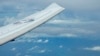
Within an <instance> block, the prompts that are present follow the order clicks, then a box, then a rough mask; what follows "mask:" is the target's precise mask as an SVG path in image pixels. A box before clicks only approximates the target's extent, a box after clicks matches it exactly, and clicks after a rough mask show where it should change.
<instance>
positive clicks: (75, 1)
mask: <svg viewBox="0 0 100 56" xmlns="http://www.w3.org/2000/svg"><path fill="white" fill-rule="evenodd" d="M51 3H58V4H59V5H61V6H62V7H64V8H65V10H64V11H63V12H62V13H60V14H59V15H57V16H55V17H54V18H52V19H51V20H50V21H48V22H46V23H44V24H43V25H41V26H39V27H37V28H36V29H34V30H32V31H30V32H28V33H26V34H24V35H22V36H20V37H19V38H17V39H16V40H15V41H14V42H10V43H7V44H5V45H3V46H0V56H7V55H8V54H9V56H15V55H16V56H33V55H34V56H40V55H41V56H50V55H52V56H82V55H83V56H100V54H99V53H100V25H99V24H100V22H99V21H100V0H0V27H2V26H5V25H7V24H10V23H12V22H15V21H17V20H20V19H23V18H24V17H27V16H29V15H31V14H33V13H36V12H39V11H41V10H43V9H44V8H46V7H47V6H48V5H50V4H51ZM48 29H49V30H48ZM23 45H25V46H23ZM27 45H28V46H27ZM21 48H22V49H21ZM4 52H5V53H6V54H4Z"/></svg>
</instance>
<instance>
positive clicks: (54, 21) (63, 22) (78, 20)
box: [48, 19, 95, 24]
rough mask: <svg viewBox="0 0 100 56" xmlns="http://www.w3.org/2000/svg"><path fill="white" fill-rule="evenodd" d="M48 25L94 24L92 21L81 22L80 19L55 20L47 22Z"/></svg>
mask: <svg viewBox="0 0 100 56" xmlns="http://www.w3.org/2000/svg"><path fill="white" fill-rule="evenodd" d="M48 23H50V24H91V23H95V22H93V21H84V20H83V21H82V20H80V19H70V20H67V19H66V20H61V19H58V20H57V19H55V20H52V21H49V22H48Z"/></svg>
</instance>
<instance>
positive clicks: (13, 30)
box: [0, 3, 64, 45]
mask: <svg viewBox="0 0 100 56" xmlns="http://www.w3.org/2000/svg"><path fill="white" fill-rule="evenodd" d="M63 10H64V8H63V7H61V6H59V5H57V4H56V3H53V4H51V5H50V6H48V7H47V8H46V9H44V10H42V11H40V12H38V13H36V14H32V15H30V16H28V17H26V18H25V19H22V20H20V21H17V22H15V23H12V24H9V25H7V26H4V27H1V28H0V45H2V44H4V43H6V42H8V41H10V40H12V39H15V38H16V37H18V36H20V35H22V34H24V33H26V32H28V31H30V30H32V29H34V28H35V27H37V26H39V25H40V24H42V23H44V22H46V21H47V20H49V19H50V18H52V17H53V16H55V15H57V14H58V13H60V12H61V11H63Z"/></svg>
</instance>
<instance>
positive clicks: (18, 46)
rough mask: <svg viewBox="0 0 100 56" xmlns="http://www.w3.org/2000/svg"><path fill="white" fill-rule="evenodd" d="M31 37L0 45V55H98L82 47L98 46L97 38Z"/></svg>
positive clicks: (99, 54) (98, 53)
mask: <svg viewBox="0 0 100 56" xmlns="http://www.w3.org/2000/svg"><path fill="white" fill-rule="evenodd" d="M32 39H33V41H30V42H28V41H27V40H29V39H24V40H25V41H23V42H18V40H15V41H14V42H9V43H6V44H4V45H2V46H0V56H100V51H90V50H84V49H83V48H85V47H93V46H99V45H100V41H99V40H92V39H85V38H84V39H83V38H65V37H60V38H59V37H58V38H57V37H53V38H47V37H46V38H42V37H41V38H31V40H32ZM34 40H35V41H34ZM36 41H37V42H36Z"/></svg>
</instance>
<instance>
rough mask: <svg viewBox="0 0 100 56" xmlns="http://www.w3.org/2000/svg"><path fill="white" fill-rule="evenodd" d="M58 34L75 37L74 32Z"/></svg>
mask: <svg viewBox="0 0 100 56" xmlns="http://www.w3.org/2000/svg"><path fill="white" fill-rule="evenodd" d="M60 36H64V37H77V35H76V34H71V33H66V34H65V33H64V34H60Z"/></svg>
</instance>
